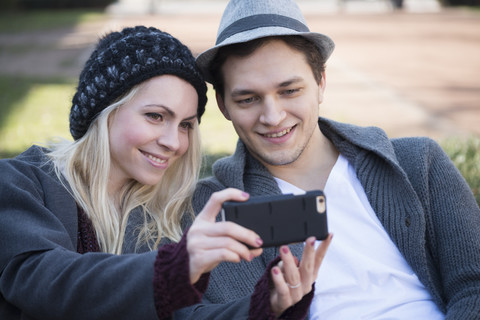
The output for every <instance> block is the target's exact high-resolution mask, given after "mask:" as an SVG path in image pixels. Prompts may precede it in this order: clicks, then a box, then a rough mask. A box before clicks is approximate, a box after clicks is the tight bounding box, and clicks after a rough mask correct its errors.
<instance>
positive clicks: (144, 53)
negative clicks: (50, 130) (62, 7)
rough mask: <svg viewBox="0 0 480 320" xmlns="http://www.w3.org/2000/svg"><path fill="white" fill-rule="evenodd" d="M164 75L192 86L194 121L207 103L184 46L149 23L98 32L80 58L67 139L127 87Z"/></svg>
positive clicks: (84, 129) (201, 81) (82, 132)
mask: <svg viewBox="0 0 480 320" xmlns="http://www.w3.org/2000/svg"><path fill="white" fill-rule="evenodd" d="M164 74H171V75H175V76H178V77H180V78H182V79H184V80H185V81H187V82H189V83H190V84H191V85H192V86H193V87H194V88H195V90H196V91H197V93H198V108H197V116H198V120H199V121H200V118H201V116H202V114H203V113H204V111H205V105H206V103H207V95H206V93H207V86H206V84H205V82H204V79H203V77H202V75H201V73H200V71H199V70H198V68H197V67H196V64H195V58H194V57H193V55H192V53H191V51H190V50H189V49H188V48H187V47H186V46H185V45H183V44H182V43H181V42H180V41H179V40H178V39H176V38H174V37H173V36H171V35H170V34H168V33H166V32H163V31H160V30H158V29H156V28H153V27H150V28H147V27H144V26H137V27H133V28H125V29H123V30H122V31H120V32H112V33H109V34H107V35H106V36H104V37H103V38H102V39H100V41H99V42H98V44H97V46H96V48H95V50H94V51H93V52H92V54H91V56H90V58H89V59H88V60H87V62H86V63H85V67H84V69H83V71H82V72H81V74H80V77H79V81H78V87H77V92H76V93H75V95H74V97H73V100H72V108H71V110H70V132H71V134H72V136H73V138H74V139H75V140H78V139H80V138H81V137H83V136H84V135H85V133H86V132H87V130H88V128H89V126H90V124H91V123H92V122H93V120H94V119H95V118H96V117H97V116H98V114H99V113H100V112H102V110H103V109H105V108H106V107H108V106H109V105H111V104H112V103H113V102H115V101H116V100H118V99H119V98H120V97H122V96H123V95H125V94H126V93H127V92H128V91H129V90H130V89H131V88H132V87H134V86H135V85H137V84H140V83H141V82H143V81H146V80H148V79H150V78H153V77H156V76H159V75H164Z"/></svg>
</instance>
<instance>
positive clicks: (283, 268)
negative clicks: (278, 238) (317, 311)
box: [270, 234, 333, 316]
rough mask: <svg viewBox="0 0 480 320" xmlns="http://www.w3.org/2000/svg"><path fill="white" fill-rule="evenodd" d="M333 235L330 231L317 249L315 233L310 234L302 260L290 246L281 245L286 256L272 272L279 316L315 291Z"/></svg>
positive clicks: (273, 297) (272, 296)
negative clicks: (313, 286) (314, 286)
mask: <svg viewBox="0 0 480 320" xmlns="http://www.w3.org/2000/svg"><path fill="white" fill-rule="evenodd" d="M332 236H333V235H332V234H329V235H328V237H327V239H325V240H323V241H322V242H321V243H320V245H319V246H318V248H317V250H315V241H316V239H315V237H310V238H308V239H307V240H306V241H305V248H304V250H303V255H302V260H301V261H300V264H298V259H297V258H296V257H294V256H293V255H292V253H291V252H290V250H289V248H288V246H281V247H280V257H281V259H282V260H281V261H280V262H279V263H278V264H277V265H276V266H275V267H273V268H272V271H271V276H272V280H273V284H274V288H273V289H272V291H271V293H270V305H271V307H272V311H273V312H274V313H275V314H276V315H277V316H280V315H281V314H282V313H283V312H284V311H285V310H287V309H288V308H289V307H291V306H293V305H294V304H296V303H297V302H299V301H300V300H301V299H302V298H303V296H305V295H306V294H308V293H309V292H310V291H312V285H313V283H314V282H315V280H316V278H317V273H318V269H319V268H320V265H321V264H322V261H323V258H324V257H325V254H326V252H327V249H328V246H329V245H330V242H331V241H332Z"/></svg>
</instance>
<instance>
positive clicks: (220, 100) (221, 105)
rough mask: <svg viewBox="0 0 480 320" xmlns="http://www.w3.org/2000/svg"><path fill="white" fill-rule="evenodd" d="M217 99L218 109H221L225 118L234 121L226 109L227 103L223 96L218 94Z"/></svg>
mask: <svg viewBox="0 0 480 320" xmlns="http://www.w3.org/2000/svg"><path fill="white" fill-rule="evenodd" d="M215 97H216V99H217V105H218V108H219V109H220V111H221V112H222V113H223V116H224V117H225V118H226V119H227V120H232V119H230V115H229V114H228V111H227V109H226V108H225V103H224V102H223V98H222V97H221V95H220V94H219V93H218V92H217V93H216V94H215Z"/></svg>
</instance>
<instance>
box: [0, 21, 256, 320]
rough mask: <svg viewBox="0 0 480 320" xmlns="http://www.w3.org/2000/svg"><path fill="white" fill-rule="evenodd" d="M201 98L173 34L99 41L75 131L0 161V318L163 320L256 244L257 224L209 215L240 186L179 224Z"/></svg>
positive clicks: (143, 31) (141, 32) (79, 95)
mask: <svg viewBox="0 0 480 320" xmlns="http://www.w3.org/2000/svg"><path fill="white" fill-rule="evenodd" d="M206 100H207V99H206V86H205V83H204V81H203V78H202V77H201V75H200V73H199V72H198V70H197V69H196V66H195V61H194V58H193V56H192V54H191V52H190V51H189V49H188V48H187V47H185V46H184V45H183V44H181V43H180V42H179V41H178V40H177V39H175V38H173V37H172V36H171V35H169V34H167V33H164V32H161V31H160V30H157V29H154V28H146V27H135V28H126V29H124V30H122V31H121V32H113V33H110V34H108V35H107V36H105V37H104V38H102V39H101V40H100V42H99V43H98V45H97V47H96V49H95V50H94V52H93V53H92V55H91V57H90V59H89V60H88V61H87V62H86V64H85V67H84V70H83V71H82V73H81V75H80V78H79V84H78V89H77V92H76V94H75V96H74V98H73V105H72V108H71V113H70V129H71V133H72V136H73V138H74V141H73V142H69V141H67V142H63V143H59V144H57V145H54V146H51V147H50V148H49V149H46V148H41V147H39V146H32V147H31V148H29V149H28V150H27V151H25V152H24V153H22V154H21V155H19V156H18V157H16V158H14V159H7V160H1V161H0V172H1V173H2V179H1V181H0V241H1V242H0V243H1V244H0V248H1V250H0V319H157V318H160V319H162V318H165V317H169V316H170V315H171V313H172V312H173V311H174V310H176V309H178V308H181V307H184V306H187V305H190V304H192V303H195V302H199V301H200V299H201V295H202V293H203V292H204V291H205V289H206V286H207V284H208V272H209V271H210V270H211V269H212V268H213V267H215V266H216V265H217V264H218V263H219V262H221V261H230V262H238V261H240V260H247V261H250V260H252V259H253V258H254V257H255V256H257V255H259V254H260V252H261V249H253V250H249V249H248V248H247V247H246V246H245V245H244V244H242V243H246V244H249V245H250V246H252V247H259V246H260V245H261V243H262V242H261V239H259V237H258V236H257V235H256V234H255V233H253V232H252V231H250V230H246V229H244V228H242V227H240V226H238V225H235V224H225V223H214V222H215V217H216V215H217V213H218V212H219V210H220V207H221V204H222V202H223V201H226V200H238V201H242V200H245V199H247V198H248V195H247V194H245V193H242V192H241V191H239V190H233V189H228V190H224V191H222V192H219V193H217V194H215V195H214V196H213V197H212V198H211V201H210V202H209V203H208V204H207V205H206V206H205V209H204V210H203V212H201V213H200V215H199V217H198V219H197V220H196V221H195V223H193V225H191V227H190V229H189V231H188V232H185V233H183V232H182V231H183V228H184V227H185V226H187V225H188V224H189V223H190V222H191V220H193V218H192V217H193V212H192V210H191V205H190V202H191V195H192V191H193V189H194V187H195V183H196V180H197V177H198V172H199V166H200V142H199V133H198V123H199V121H200V117H201V116H202V114H203V112H204V110H205V104H206ZM182 234H183V236H182ZM141 252H143V253H141ZM126 253H135V254H126Z"/></svg>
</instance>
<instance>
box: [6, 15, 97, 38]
mask: <svg viewBox="0 0 480 320" xmlns="http://www.w3.org/2000/svg"><path fill="white" fill-rule="evenodd" d="M104 16H105V14H104V13H103V12H102V11H100V10H81V9H78V10H55V11H52V10H35V11H26V12H24V11H21V12H16V11H14V12H1V13H0V33H9V34H12V33H19V32H26V31H35V32H39V31H48V30H52V29H57V28H68V27H72V26H75V25H77V24H79V23H82V22H88V21H94V20H99V19H102V18H103V17H104Z"/></svg>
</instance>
